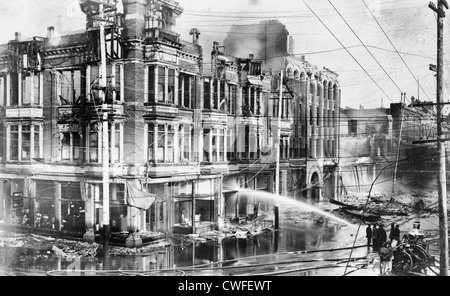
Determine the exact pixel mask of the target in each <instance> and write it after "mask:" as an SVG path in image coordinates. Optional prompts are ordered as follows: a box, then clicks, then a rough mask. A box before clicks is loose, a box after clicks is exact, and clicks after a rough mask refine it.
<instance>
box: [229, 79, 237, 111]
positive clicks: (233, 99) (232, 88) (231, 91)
mask: <svg viewBox="0 0 450 296" xmlns="http://www.w3.org/2000/svg"><path fill="white" fill-rule="evenodd" d="M235 106H236V85H232V84H230V85H228V112H229V113H231V114H236V112H235V110H234V108H235Z"/></svg>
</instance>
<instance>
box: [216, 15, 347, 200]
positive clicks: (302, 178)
mask: <svg viewBox="0 0 450 296" xmlns="http://www.w3.org/2000/svg"><path fill="white" fill-rule="evenodd" d="M242 36H245V39H246V40H242V39H243V37H242ZM244 50H245V51H248V52H250V58H254V59H258V60H260V61H261V69H262V72H263V74H264V73H266V74H268V75H271V76H272V77H274V79H272V83H271V91H270V94H269V100H268V101H267V102H265V108H267V109H265V113H264V116H266V117H267V124H266V127H267V128H266V130H267V138H268V139H270V140H269V141H271V142H270V143H272V146H273V145H274V143H275V142H273V141H275V137H276V132H275V131H276V129H277V128H280V129H281V138H280V139H279V141H280V144H279V146H280V159H281V165H280V175H281V178H280V182H281V184H280V188H281V194H282V195H285V196H290V197H293V198H298V199H300V198H304V199H308V200H312V201H314V200H315V201H319V200H323V199H324V198H326V199H332V198H337V185H338V182H337V181H338V167H339V161H338V157H339V155H338V151H339V121H338V118H339V110H340V102H341V90H340V86H339V75H338V74H337V73H335V72H333V71H331V70H329V69H327V68H325V67H324V68H319V67H317V66H315V65H312V64H311V63H309V62H308V61H306V59H305V57H304V56H301V57H297V56H295V55H294V53H293V51H294V40H293V38H292V37H291V36H289V32H288V31H287V29H286V26H285V25H283V24H282V23H280V22H279V21H277V20H268V21H263V22H261V23H259V24H251V25H239V26H237V25H236V26H232V28H231V31H230V33H228V35H227V37H226V39H225V41H224V51H225V52H226V53H227V54H229V55H237V54H242V52H243V51H244ZM280 71H283V73H284V79H283V83H282V84H280V82H279V80H280V79H279V74H280ZM248 84H249V85H250V84H251V82H250V83H248ZM280 86H281V87H282V90H281V93H282V97H281V102H280V95H279V94H280ZM246 100H247V99H246V97H245V95H244V106H245V102H246ZM250 102H251V100H250ZM279 104H282V108H281V114H278V110H279V108H278V106H279ZM278 116H281V126H278V122H277V118H278ZM257 118H258V116H257V115H255V114H254V113H252V114H251V115H250V116H248V117H246V116H245V115H244V119H245V120H246V122H245V121H244V122H245V123H244V124H245V125H246V126H248V128H249V129H250V130H251V129H252V123H251V120H252V119H253V120H255V119H257ZM255 156H256V155H255ZM256 160H257V158H256V157H253V158H251V159H250V161H252V163H253V161H256ZM257 163H262V164H264V165H263V169H262V172H268V173H269V174H273V171H274V168H275V164H274V161H273V159H270V158H269V157H262V159H261V161H259V162H257ZM256 175H258V176H259V175H261V171H259V170H257V173H252V172H251V171H249V172H248V173H246V176H245V178H243V179H248V180H253V179H254V178H255V176H256ZM269 179H270V178H269ZM247 183H248V182H245V184H246V187H247V186H248V187H250V188H252V189H257V188H258V185H257V184H253V183H250V184H247ZM272 186H273V184H271V185H270V186H269V188H273V187H272ZM269 190H270V189H269Z"/></svg>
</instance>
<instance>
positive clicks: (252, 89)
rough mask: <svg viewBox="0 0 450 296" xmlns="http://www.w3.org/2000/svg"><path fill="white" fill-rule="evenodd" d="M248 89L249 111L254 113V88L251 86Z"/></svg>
mask: <svg viewBox="0 0 450 296" xmlns="http://www.w3.org/2000/svg"><path fill="white" fill-rule="evenodd" d="M249 90H250V98H249V100H250V111H251V112H252V114H256V112H255V107H256V93H255V89H254V88H253V87H250V88H249Z"/></svg>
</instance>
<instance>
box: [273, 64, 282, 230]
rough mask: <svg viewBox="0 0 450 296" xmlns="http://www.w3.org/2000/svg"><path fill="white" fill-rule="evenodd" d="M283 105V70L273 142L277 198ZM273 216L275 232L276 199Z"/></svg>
mask: <svg viewBox="0 0 450 296" xmlns="http://www.w3.org/2000/svg"><path fill="white" fill-rule="evenodd" d="M282 104H283V70H281V73H280V93H279V102H278V117H277V136H276V142H275V151H276V152H275V153H276V167H275V195H276V196H277V197H278V196H279V195H280V152H281V151H280V140H281V112H282V111H283V109H282ZM274 214H275V230H278V229H279V208H278V198H277V200H276V201H275V206H274Z"/></svg>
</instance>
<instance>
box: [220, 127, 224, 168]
mask: <svg viewBox="0 0 450 296" xmlns="http://www.w3.org/2000/svg"><path fill="white" fill-rule="evenodd" d="M219 140H220V142H219V161H225V130H224V129H220V130H219Z"/></svg>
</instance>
